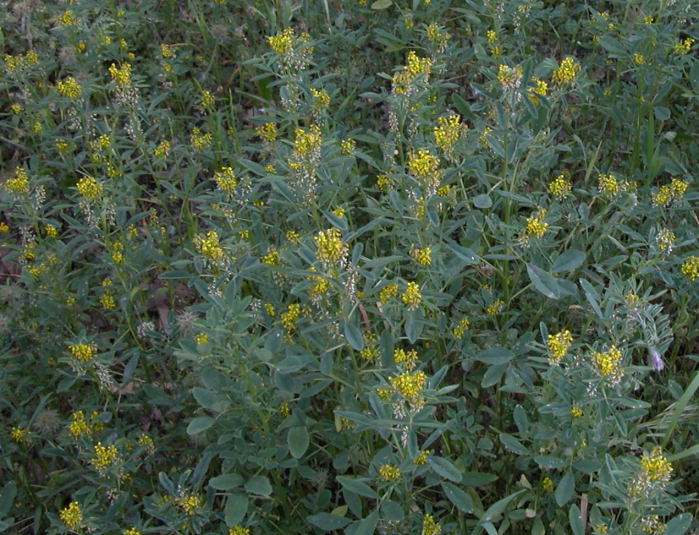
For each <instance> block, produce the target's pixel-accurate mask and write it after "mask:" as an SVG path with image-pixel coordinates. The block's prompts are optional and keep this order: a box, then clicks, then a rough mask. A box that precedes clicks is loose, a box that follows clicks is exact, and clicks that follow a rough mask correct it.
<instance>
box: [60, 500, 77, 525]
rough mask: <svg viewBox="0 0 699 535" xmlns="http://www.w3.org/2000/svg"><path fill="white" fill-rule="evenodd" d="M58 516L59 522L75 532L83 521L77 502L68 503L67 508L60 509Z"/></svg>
mask: <svg viewBox="0 0 699 535" xmlns="http://www.w3.org/2000/svg"><path fill="white" fill-rule="evenodd" d="M58 516H59V518H60V519H61V522H63V523H64V524H65V525H66V526H68V529H72V530H73V531H77V530H78V528H80V524H82V521H83V511H82V509H81V508H80V504H79V503H78V502H70V504H68V507H66V508H65V509H62V510H61V512H60V513H59V514H58Z"/></svg>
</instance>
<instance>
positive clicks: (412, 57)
mask: <svg viewBox="0 0 699 535" xmlns="http://www.w3.org/2000/svg"><path fill="white" fill-rule="evenodd" d="M405 68H406V70H407V71H408V72H409V73H410V74H411V75H412V76H419V75H421V74H422V75H425V76H429V75H430V72H432V60H431V59H430V58H421V57H419V56H418V55H417V54H416V53H415V52H414V51H412V50H411V51H410V52H408V58H407V65H406V66H405Z"/></svg>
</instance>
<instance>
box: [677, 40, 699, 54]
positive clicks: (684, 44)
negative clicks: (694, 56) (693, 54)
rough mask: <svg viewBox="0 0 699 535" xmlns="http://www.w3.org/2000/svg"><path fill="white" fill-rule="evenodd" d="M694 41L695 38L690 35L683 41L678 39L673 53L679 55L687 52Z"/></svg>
mask: <svg viewBox="0 0 699 535" xmlns="http://www.w3.org/2000/svg"><path fill="white" fill-rule="evenodd" d="M694 42H695V39H692V38H691V37H687V38H686V39H685V40H684V41H679V42H678V43H677V44H676V45H675V54H678V55H680V56H684V55H686V54H688V53H689V51H690V50H691V48H692V45H693V44H694Z"/></svg>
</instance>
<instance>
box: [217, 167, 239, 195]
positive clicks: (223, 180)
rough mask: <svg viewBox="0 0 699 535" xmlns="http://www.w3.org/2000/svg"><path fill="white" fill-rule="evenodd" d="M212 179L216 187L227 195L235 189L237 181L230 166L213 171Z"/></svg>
mask: <svg viewBox="0 0 699 535" xmlns="http://www.w3.org/2000/svg"><path fill="white" fill-rule="evenodd" d="M214 181H215V182H216V185H217V186H218V189H219V190H221V191H223V192H224V193H228V194H229V195H230V194H232V193H233V192H234V191H235V188H236V186H237V185H238V181H237V180H236V178H235V173H234V172H233V168H232V167H221V169H219V170H218V171H216V172H215V173H214Z"/></svg>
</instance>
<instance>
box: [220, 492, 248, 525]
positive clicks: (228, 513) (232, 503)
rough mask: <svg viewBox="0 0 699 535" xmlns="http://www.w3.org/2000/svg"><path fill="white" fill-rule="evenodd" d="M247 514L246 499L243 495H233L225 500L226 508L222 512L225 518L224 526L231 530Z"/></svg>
mask: <svg viewBox="0 0 699 535" xmlns="http://www.w3.org/2000/svg"><path fill="white" fill-rule="evenodd" d="M247 512H248V497H247V496H245V494H233V495H231V496H228V498H227V499H226V507H225V509H224V511H223V513H224V514H225V518H226V526H228V527H229V528H232V527H233V526H235V525H236V524H240V521H241V520H243V518H244V517H245V513H247Z"/></svg>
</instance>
